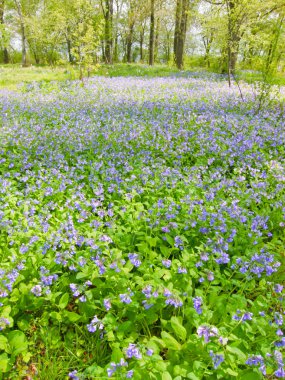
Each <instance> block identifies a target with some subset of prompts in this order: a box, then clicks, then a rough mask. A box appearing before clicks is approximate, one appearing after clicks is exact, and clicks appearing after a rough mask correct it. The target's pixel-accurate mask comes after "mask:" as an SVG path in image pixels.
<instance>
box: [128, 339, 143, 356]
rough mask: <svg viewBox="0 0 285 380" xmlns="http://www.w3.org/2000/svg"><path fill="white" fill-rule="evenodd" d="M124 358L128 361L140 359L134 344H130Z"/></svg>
mask: <svg viewBox="0 0 285 380" xmlns="http://www.w3.org/2000/svg"><path fill="white" fill-rule="evenodd" d="M126 357H127V358H128V359H131V358H136V359H141V358H142V355H141V353H140V351H139V349H138V347H137V346H136V345H135V344H133V343H130V344H129V346H128V348H127V349H126Z"/></svg>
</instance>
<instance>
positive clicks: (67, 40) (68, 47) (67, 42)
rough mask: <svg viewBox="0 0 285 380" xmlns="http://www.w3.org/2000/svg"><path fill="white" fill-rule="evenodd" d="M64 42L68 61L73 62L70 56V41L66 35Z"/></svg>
mask: <svg viewBox="0 0 285 380" xmlns="http://www.w3.org/2000/svg"><path fill="white" fill-rule="evenodd" d="M66 44H67V53H68V62H69V63H72V62H73V57H72V54H71V41H70V39H69V38H68V37H67V38H66Z"/></svg>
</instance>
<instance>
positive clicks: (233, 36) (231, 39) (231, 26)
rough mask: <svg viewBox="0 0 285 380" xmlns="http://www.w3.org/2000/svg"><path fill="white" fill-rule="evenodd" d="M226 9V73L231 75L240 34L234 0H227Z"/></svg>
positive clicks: (233, 71)
mask: <svg viewBox="0 0 285 380" xmlns="http://www.w3.org/2000/svg"><path fill="white" fill-rule="evenodd" d="M227 11H228V75H229V76H230V75H232V74H234V73H235V70H236V63H237V58H238V51H239V43H240V40H241V35H240V20H239V18H238V15H237V14H236V13H237V10H236V2H235V0H227ZM229 85H230V79H229Z"/></svg>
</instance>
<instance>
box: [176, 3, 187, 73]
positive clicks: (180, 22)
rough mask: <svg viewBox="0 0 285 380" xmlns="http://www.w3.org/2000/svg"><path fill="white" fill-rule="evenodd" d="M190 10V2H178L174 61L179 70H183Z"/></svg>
mask: <svg viewBox="0 0 285 380" xmlns="http://www.w3.org/2000/svg"><path fill="white" fill-rule="evenodd" d="M188 9H189V0H177V3H176V19H175V33H174V60H175V63H176V66H177V68H178V69H179V70H181V69H182V68H183V56H184V47H185V39H186V30H187V17H188Z"/></svg>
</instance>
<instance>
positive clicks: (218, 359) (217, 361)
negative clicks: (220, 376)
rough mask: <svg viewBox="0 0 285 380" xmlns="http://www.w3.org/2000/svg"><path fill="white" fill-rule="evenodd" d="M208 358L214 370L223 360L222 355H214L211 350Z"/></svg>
mask: <svg viewBox="0 0 285 380" xmlns="http://www.w3.org/2000/svg"><path fill="white" fill-rule="evenodd" d="M210 356H211V358H212V361H213V365H214V368H215V369H217V368H218V367H219V365H220V364H221V363H222V362H223V361H224V360H225V358H224V355H218V354H214V352H213V351H212V350H211V351H210Z"/></svg>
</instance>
